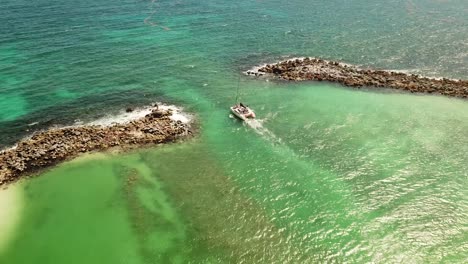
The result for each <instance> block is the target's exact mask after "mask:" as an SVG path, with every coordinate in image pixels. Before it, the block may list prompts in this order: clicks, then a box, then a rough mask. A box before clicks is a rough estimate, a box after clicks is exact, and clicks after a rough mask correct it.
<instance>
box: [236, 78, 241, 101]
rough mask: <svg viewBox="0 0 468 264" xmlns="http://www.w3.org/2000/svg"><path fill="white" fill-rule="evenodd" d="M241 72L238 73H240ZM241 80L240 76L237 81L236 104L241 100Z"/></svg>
mask: <svg viewBox="0 0 468 264" xmlns="http://www.w3.org/2000/svg"><path fill="white" fill-rule="evenodd" d="M239 71H240V69H239ZM239 71H237V72H238V73H239ZM240 79H241V76H240V74H239V78H238V79H237V92H236V104H237V100H238V99H239V86H240Z"/></svg>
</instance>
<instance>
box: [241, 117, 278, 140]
mask: <svg viewBox="0 0 468 264" xmlns="http://www.w3.org/2000/svg"><path fill="white" fill-rule="evenodd" d="M264 121H265V120H262V119H247V120H245V124H246V125H247V126H249V127H250V128H252V129H253V130H254V131H255V133H257V134H259V135H260V136H262V137H264V138H265V139H267V140H268V141H271V142H273V143H281V139H280V138H278V137H277V136H276V135H275V134H273V132H271V131H270V130H268V128H266V127H264V126H263V122H264Z"/></svg>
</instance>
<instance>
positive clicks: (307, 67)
mask: <svg viewBox="0 0 468 264" xmlns="http://www.w3.org/2000/svg"><path fill="white" fill-rule="evenodd" d="M247 74H248V75H255V76H259V75H265V74H267V75H274V76H277V77H278V78H279V79H282V80H287V81H305V80H314V81H329V82H337V83H341V84H343V85H345V86H350V87H357V88H359V87H364V86H366V87H386V88H393V89H400V90H405V91H409V92H411V93H429V94H431V93H436V94H441V95H445V96H452V97H460V98H468V81H467V80H452V79H445V78H442V79H434V78H427V77H421V76H418V75H414V74H406V73H401V72H394V71H383V70H368V69H360V68H358V67H355V66H350V65H348V64H343V63H340V62H336V61H326V60H322V59H317V58H304V59H293V60H286V61H282V62H279V63H276V64H268V65H265V66H263V67H260V68H258V69H256V70H250V71H247Z"/></svg>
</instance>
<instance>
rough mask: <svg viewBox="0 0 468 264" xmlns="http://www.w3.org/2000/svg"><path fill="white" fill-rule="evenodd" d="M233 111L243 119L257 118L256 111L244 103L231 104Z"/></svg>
mask: <svg viewBox="0 0 468 264" xmlns="http://www.w3.org/2000/svg"><path fill="white" fill-rule="evenodd" d="M231 113H232V114H233V115H234V116H236V117H237V118H239V119H241V120H242V121H246V120H247V119H253V118H255V112H254V111H253V110H252V109H250V108H249V107H248V106H246V105H244V104H242V103H239V104H235V105H234V106H231Z"/></svg>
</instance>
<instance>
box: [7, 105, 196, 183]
mask: <svg viewBox="0 0 468 264" xmlns="http://www.w3.org/2000/svg"><path fill="white" fill-rule="evenodd" d="M170 116H171V111H170V110H166V111H160V110H157V109H153V110H152V112H151V113H150V114H148V115H146V116H145V117H143V118H141V119H138V120H134V121H131V122H129V123H125V124H116V125H112V126H95V125H92V126H78V127H66V128H59V129H51V130H48V131H45V132H40V133H37V134H35V135H33V136H32V137H31V138H28V139H24V140H22V141H20V142H19V143H18V144H17V145H16V147H15V148H11V149H7V150H4V151H1V152H0V185H3V184H6V183H9V182H12V181H15V180H17V179H18V178H20V177H21V176H22V175H26V174H28V173H31V172H34V171H36V170H38V169H41V168H45V167H49V166H51V165H54V164H56V163H58V162H60V161H64V160H66V159H69V158H73V157H76V156H78V155H79V154H80V153H84V152H89V151H94V150H105V149H109V148H111V147H127V146H132V145H144V144H161V143H165V142H170V141H174V140H176V139H177V138H180V137H183V136H189V135H191V134H192V132H191V130H190V127H189V125H188V124H185V123H182V122H181V121H175V120H172V119H171V118H170Z"/></svg>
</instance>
